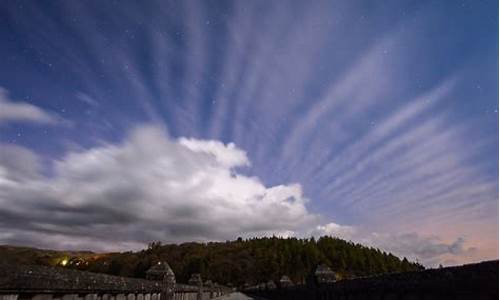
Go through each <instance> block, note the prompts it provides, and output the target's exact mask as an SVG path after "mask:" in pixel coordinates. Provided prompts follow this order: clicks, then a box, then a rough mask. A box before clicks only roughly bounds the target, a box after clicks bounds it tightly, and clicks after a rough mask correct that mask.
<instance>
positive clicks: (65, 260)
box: [61, 259, 68, 267]
mask: <svg viewBox="0 0 500 300" xmlns="http://www.w3.org/2000/svg"><path fill="white" fill-rule="evenodd" d="M67 264H68V260H67V259H63V260H62V261H61V265H63V267H64V266H65V265H67Z"/></svg>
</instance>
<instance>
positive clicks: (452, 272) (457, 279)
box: [245, 260, 498, 300]
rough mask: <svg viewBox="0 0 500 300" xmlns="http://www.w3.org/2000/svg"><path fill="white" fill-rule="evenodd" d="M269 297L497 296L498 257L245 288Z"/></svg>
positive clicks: (396, 299)
mask: <svg viewBox="0 0 500 300" xmlns="http://www.w3.org/2000/svg"><path fill="white" fill-rule="evenodd" d="M245 292H246V293H247V294H248V295H251V296H256V297H262V298H265V299H269V300H294V299H295V300H352V299H356V300H406V299H408V300H420V299H422V300H424V299H425V300H434V299H436V300H441V299H443V300H447V299H450V300H451V299H453V300H459V299H460V300H461V299H470V300H483V299H492V300H493V299H494V300H497V299H498V260H496V261H488V262H482V263H478V264H470V265H464V266H458V267H448V268H441V269H432V270H425V271H419V272H408V273H398V274H386V275H380V276H375V277H367V278H357V279H352V280H342V281H337V282H328V283H324V282H321V280H319V282H318V281H316V283H315V284H309V285H296V286H284V287H276V288H270V287H269V285H265V284H264V285H259V286H257V287H253V288H249V289H247V290H246V291H245Z"/></svg>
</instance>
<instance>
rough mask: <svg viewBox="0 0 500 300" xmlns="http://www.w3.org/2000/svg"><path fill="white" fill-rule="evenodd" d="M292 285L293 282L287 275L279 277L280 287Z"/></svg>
mask: <svg viewBox="0 0 500 300" xmlns="http://www.w3.org/2000/svg"><path fill="white" fill-rule="evenodd" d="M292 285H293V282H292V280H291V279H290V277H288V276H286V275H283V276H281V279H280V287H281V288H286V287H289V286H292Z"/></svg>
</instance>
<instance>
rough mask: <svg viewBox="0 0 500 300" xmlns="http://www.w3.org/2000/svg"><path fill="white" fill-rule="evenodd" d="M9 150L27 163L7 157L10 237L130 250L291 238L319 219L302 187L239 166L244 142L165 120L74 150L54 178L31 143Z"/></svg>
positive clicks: (6, 227)
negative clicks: (185, 132) (176, 134)
mask: <svg viewBox="0 0 500 300" xmlns="http://www.w3.org/2000/svg"><path fill="white" fill-rule="evenodd" d="M20 149H21V148H20ZM7 150H8V149H7ZM4 152H5V151H4ZM8 152H9V154H8V155H10V156H14V157H16V159H14V160H13V162H16V161H17V162H19V163H10V164H7V163H5V161H6V160H0V164H1V167H2V170H3V171H2V172H0V176H2V178H0V204H1V205H0V206H1V207H2V209H1V210H0V220H1V221H0V229H1V230H0V231H3V232H10V233H12V234H11V235H7V236H2V237H0V238H1V239H2V240H1V241H0V242H1V243H17V242H22V243H27V242H30V243H32V244H35V245H37V246H49V247H50V246H53V244H52V245H51V244H50V243H53V242H50V241H53V240H54V239H55V238H56V239H57V240H58V241H59V243H58V245H59V247H81V246H82V244H83V245H86V246H85V247H87V248H92V249H96V250H104V249H103V248H107V247H110V246H109V245H112V246H111V247H112V249H117V248H118V249H122V248H123V249H126V248H127V247H130V245H137V246H139V245H144V244H145V243H147V242H149V241H152V240H162V241H176V242H177V241H188V240H224V239H230V238H235V237H237V236H240V235H242V236H260V235H269V234H276V235H284V236H289V235H293V233H295V232H297V231H298V230H301V229H302V228H305V227H308V226H312V224H313V223H314V222H316V219H317V216H315V215H313V214H311V213H310V212H308V210H307V209H306V206H305V203H306V202H307V199H306V198H305V197H304V195H303V193H302V188H301V186H300V185H298V184H291V185H277V186H273V187H266V186H265V185H264V184H263V183H262V182H261V181H260V180H259V179H258V178H255V177H249V176H246V175H242V174H239V173H238V172H237V170H236V168H237V167H244V166H246V165H248V164H249V160H248V157H247V156H246V153H245V152H244V151H242V150H241V149H238V148H237V147H236V146H235V145H233V144H227V145H225V144H223V143H220V142H216V141H202V140H195V139H185V138H181V139H178V140H176V139H172V138H170V137H169V136H168V134H167V133H166V132H165V131H164V130H162V129H160V128H158V127H155V126H141V127H138V128H136V129H135V130H133V131H132V132H130V133H129V135H128V136H127V138H126V139H125V140H124V141H123V142H122V143H120V144H107V145H103V146H99V147H95V148H91V149H88V150H85V151H81V152H70V153H68V154H67V155H66V156H64V158H62V159H61V160H59V161H56V162H55V163H54V165H53V175H51V176H44V175H41V174H39V173H37V171H36V170H33V169H29V168H27V167H26V166H25V164H23V163H22V162H23V161H24V159H29V160H30V161H33V160H34V159H35V158H36V156H35V155H34V154H33V153H31V152H30V151H29V150H26V149H22V151H8ZM6 155H7V153H6ZM17 156H19V157H17ZM30 165H37V164H36V162H35V163H33V164H30ZM14 171H15V172H14ZM26 173H29V175H30V176H21V175H20V176H15V177H12V176H10V175H8V174H26ZM24 237H25V238H26V241H22V239H24ZM83 241H84V242H83ZM104 245H108V246H104Z"/></svg>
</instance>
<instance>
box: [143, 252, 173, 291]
mask: <svg viewBox="0 0 500 300" xmlns="http://www.w3.org/2000/svg"><path fill="white" fill-rule="evenodd" d="M146 278H147V279H149V280H156V281H161V282H162V291H161V296H160V300H172V299H174V291H175V274H174V271H172V268H170V266H169V265H168V263H167V262H165V261H163V262H158V263H157V264H155V265H154V266H152V267H151V268H149V270H147V271H146Z"/></svg>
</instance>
